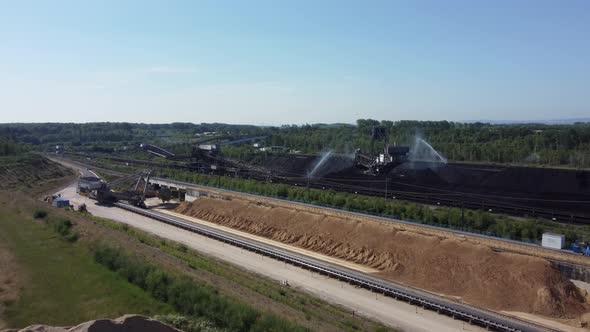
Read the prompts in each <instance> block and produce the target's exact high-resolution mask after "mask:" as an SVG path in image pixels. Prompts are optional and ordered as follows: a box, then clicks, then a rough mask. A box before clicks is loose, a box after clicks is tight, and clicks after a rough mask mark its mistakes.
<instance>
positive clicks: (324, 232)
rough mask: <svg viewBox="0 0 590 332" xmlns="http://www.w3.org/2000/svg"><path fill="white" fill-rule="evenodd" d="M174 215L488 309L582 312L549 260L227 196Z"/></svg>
mask: <svg viewBox="0 0 590 332" xmlns="http://www.w3.org/2000/svg"><path fill="white" fill-rule="evenodd" d="M176 212H179V213H183V214H186V215H190V216H193V217H197V218H200V219H203V220H207V221H210V222H214V223H217V224H220V225H224V226H228V227H232V228H235V229H239V230H242V231H245V232H248V233H252V234H256V235H259V236H264V237H266V238H269V239H272V240H276V241H280V242H283V243H287V244H291V245H295V246H298V247H301V248H305V249H310V250H314V251H317V252H320V253H323V254H327V255H331V256H334V257H338V258H342V259H346V260H349V261H352V262H355V263H359V264H364V265H367V266H370V267H373V268H376V269H378V270H380V271H381V272H379V273H378V275H379V276H381V277H384V278H387V279H391V280H393V281H397V282H402V283H405V284H407V285H411V286H414V287H418V288H422V289H426V290H429V291H432V292H436V293H440V294H444V295H446V296H449V297H452V298H456V299H459V300H461V301H464V302H467V303H471V304H474V305H478V306H481V307H486V308H489V309H493V310H502V311H519V312H528V313H534V314H540V315H546V316H551V317H555V318H578V317H580V315H581V314H583V313H585V312H588V311H590V305H589V304H588V303H587V300H586V297H585V295H583V294H582V293H581V292H580V291H579V290H578V288H576V286H575V285H573V284H572V283H571V282H570V281H569V280H567V279H566V278H565V277H563V276H562V275H561V274H560V273H559V271H558V270H557V269H556V268H554V267H553V266H552V265H551V264H550V262H549V261H547V260H545V259H542V258H538V257H532V256H525V255H520V254H515V253H507V252H497V251H494V250H493V249H492V248H491V247H488V246H486V245H483V244H477V243H473V242H470V241H466V240H461V239H457V238H445V237H438V236H432V235H426V234H419V233H415V232H411V231H407V230H402V229H400V228H397V227H396V226H395V225H394V224H392V223H386V222H380V221H369V220H362V221H361V220H355V219H353V218H346V217H343V216H335V215H331V214H322V213H318V210H313V211H311V210H310V211H306V210H305V209H291V208H288V207H285V206H278V205H273V204H268V203H264V204H263V203H260V202H256V201H251V200H247V199H242V198H237V197H232V198H231V199H220V198H211V197H202V198H200V199H198V200H196V201H194V202H192V203H183V204H181V205H180V206H179V207H178V208H177V209H176Z"/></svg>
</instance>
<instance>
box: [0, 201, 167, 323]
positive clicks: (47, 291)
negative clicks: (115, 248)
mask: <svg viewBox="0 0 590 332" xmlns="http://www.w3.org/2000/svg"><path fill="white" fill-rule="evenodd" d="M0 241H2V242H4V243H6V244H7V245H8V247H9V248H10V249H11V251H12V252H13V254H14V255H15V256H16V258H17V260H18V262H19V264H20V266H21V269H22V270H23V273H24V274H25V278H26V283H25V285H24V288H23V290H22V292H21V294H20V298H19V299H18V300H17V301H16V302H14V303H9V304H8V307H7V310H6V312H5V313H4V316H5V317H3V319H4V320H5V321H6V322H7V323H8V324H9V325H10V326H12V327H24V326H27V325H31V324H38V323H43V324H49V325H70V324H79V323H80V322H83V321H87V320H92V319H97V318H99V317H105V318H107V317H108V318H115V317H118V316H121V315H123V314H129V313H137V314H145V315H155V314H165V313H171V312H173V309H172V308H171V307H170V306H168V305H165V304H162V303H161V302H159V301H157V300H155V299H153V298H152V297H151V296H149V295H148V294H147V293H146V292H144V291H143V290H142V289H140V288H139V287H137V286H134V285H132V284H130V283H128V282H127V281H126V280H124V279H123V278H121V277H120V276H118V275H117V274H116V273H115V272H111V271H109V270H108V269H106V268H104V267H103V266H101V265H99V264H97V263H95V262H94V260H93V257H92V254H91V253H90V252H89V251H88V249H87V248H86V247H85V246H84V245H82V244H76V243H74V244H72V243H69V242H66V241H64V240H62V239H60V237H59V236H58V235H57V234H56V233H55V232H54V231H53V230H51V229H50V228H49V227H47V226H45V225H43V224H42V223H40V222H34V221H32V220H31V219H30V218H27V217H24V216H22V215H20V214H17V213H15V212H13V211H11V210H9V209H8V208H6V207H2V208H0Z"/></svg>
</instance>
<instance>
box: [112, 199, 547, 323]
mask: <svg viewBox="0 0 590 332" xmlns="http://www.w3.org/2000/svg"><path fill="white" fill-rule="evenodd" d="M115 205H116V206H117V207H119V208H122V209H124V210H127V211H130V212H133V213H137V214H140V215H143V216H146V217H149V218H152V219H155V220H157V221H160V222H163V223H166V224H169V225H172V226H175V227H179V228H182V229H184V230H187V231H190V232H193V233H197V234H200V235H204V236H207V237H209V238H213V239H216V240H219V241H222V242H225V243H228V244H231V245H234V246H237V247H240V248H243V249H246V250H249V251H252V252H255V253H258V254H261V255H264V256H267V257H271V258H274V259H277V260H279V261H283V262H286V263H289V264H292V265H295V266H298V267H301V268H304V269H308V270H311V271H314V272H317V273H319V274H322V275H326V276H329V277H332V278H335V279H338V280H341V281H345V282H348V283H350V284H353V285H357V286H359V287H363V288H365V289H368V290H371V291H373V292H378V293H381V294H383V295H385V296H389V297H392V298H395V299H397V300H402V301H405V302H408V303H410V304H413V305H419V306H421V307H423V308H425V309H428V310H432V311H436V312H437V313H440V314H444V315H447V316H450V317H453V318H454V319H460V320H463V321H465V322H469V323H470V324H473V325H477V326H481V327H484V328H488V329H491V330H494V331H510V332H515V331H523V332H533V331H535V332H536V331H554V330H552V329H549V328H546V327H544V326H541V325H538V324H535V323H532V322H528V321H524V320H520V319H517V318H513V317H509V316H506V315H502V314H499V313H496V312H493V311H489V310H486V309H483V308H479V307H475V306H472V305H467V304H461V303H455V302H452V301H449V300H446V299H444V298H442V297H440V296H437V295H435V294H431V293H428V292H425V291H422V290H418V289H415V288H411V287H408V286H404V285H400V284H396V283H393V282H389V281H385V280H382V279H378V278H375V277H372V276H370V275H367V274H364V273H360V272H356V271H352V270H350V269H346V268H344V267H337V266H335V265H332V264H329V263H326V262H322V261H319V260H316V259H313V258H310V257H306V256H303V255H299V254H295V253H292V252H289V251H287V250H282V249H278V248H275V247H273V246H271V245H267V244H262V243H259V242H257V241H254V240H251V239H246V238H243V237H240V236H238V235H234V234H229V233H226V232H223V231H220V230H217V229H213V228H210V227H207V226H205V225H198V224H194V223H191V222H188V221H185V220H183V219H181V218H177V217H173V216H168V215H164V214H161V213H158V212H154V211H150V210H145V209H141V208H138V207H135V206H132V205H129V204H126V203H121V202H119V203H115Z"/></svg>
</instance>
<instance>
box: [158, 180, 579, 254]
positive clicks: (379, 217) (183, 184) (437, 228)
mask: <svg viewBox="0 0 590 332" xmlns="http://www.w3.org/2000/svg"><path fill="white" fill-rule="evenodd" d="M150 181H153V182H156V183H158V182H159V183H168V184H173V185H177V186H181V187H185V188H193V189H198V188H204V189H205V190H210V191H217V192H222V193H228V194H234V195H240V196H244V197H250V198H253V199H264V200H269V201H276V202H280V203H285V204H296V205H300V206H304V207H307V208H312V209H322V210H326V211H330V212H334V213H339V214H345V215H349V216H352V217H361V218H367V217H369V218H374V219H377V220H380V221H385V222H388V223H398V224H404V225H411V226H416V227H421V228H426V229H431V230H435V231H441V232H451V233H454V234H458V235H463V236H470V237H477V238H482V239H487V240H494V241H501V242H505V243H509V244H515V245H519V246H526V247H529V248H531V249H539V248H541V249H543V250H548V251H550V252H555V253H558V254H560V255H566V256H567V257H576V258H577V257H581V255H580V254H576V253H573V252H571V251H569V250H563V249H553V248H547V247H541V246H540V245H538V244H535V243H529V242H523V241H518V240H511V239H505V238H500V237H496V236H491V235H485V234H479V233H473V232H469V231H463V230H457V229H452V228H446V227H440V226H435V225H428V224H423V223H420V222H416V221H408V220H402V219H393V218H388V217H384V216H382V215H377V214H374V215H373V214H369V213H366V212H355V211H348V210H343V209H338V208H333V207H328V206H321V205H313V204H309V203H303V202H298V201H290V200H287V199H282V198H277V197H267V196H262V195H257V194H251V193H245V192H241V191H236V190H231V189H224V188H218V187H211V186H207V185H201V184H195V183H190V182H184V181H178V180H173V179H168V178H159V177H152V178H150ZM496 249H500V248H496ZM502 250H503V251H510V250H507V249H502ZM513 252H515V253H519V254H523V252H522V251H513ZM547 259H551V258H547ZM551 260H553V261H559V260H556V259H551ZM564 261H566V260H564ZM566 262H570V261H566ZM570 263H572V262H570ZM586 265H590V261H589V263H588V264H586Z"/></svg>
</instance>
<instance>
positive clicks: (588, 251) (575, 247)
mask: <svg viewBox="0 0 590 332" xmlns="http://www.w3.org/2000/svg"><path fill="white" fill-rule="evenodd" d="M584 245H585V246H586V248H585V249H582V248H583V247H584ZM572 251H573V252H574V253H575V254H582V255H584V256H589V257H590V244H584V243H572Z"/></svg>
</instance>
